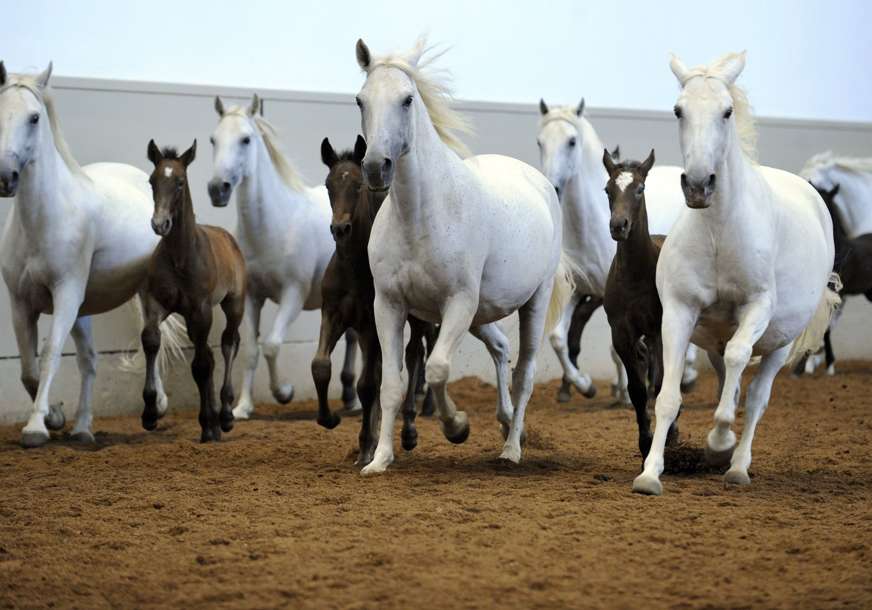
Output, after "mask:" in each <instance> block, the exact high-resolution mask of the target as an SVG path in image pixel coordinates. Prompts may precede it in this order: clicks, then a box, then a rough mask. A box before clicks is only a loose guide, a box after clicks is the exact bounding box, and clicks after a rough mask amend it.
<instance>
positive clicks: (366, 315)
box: [312, 136, 435, 465]
mask: <svg viewBox="0 0 872 610" xmlns="http://www.w3.org/2000/svg"><path fill="white" fill-rule="evenodd" d="M365 154H366V142H364V140H363V138H361V137H360V136H358V137H357V142H356V144H355V146H354V151H348V152H344V153H342V154H337V153H336V151H335V150H334V149H333V147H332V146H331V144H330V141H329V140H328V139H327V138H324V141H323V142H322V143H321V159H322V161H324V164H325V165H327V167H328V168H330V172H329V173H328V175H327V191H328V193H329V194H330V205H331V207H332V208H333V219H332V222H331V225H330V232H331V233H332V234H333V238H334V239H335V240H336V253H335V254H334V255H333V258H332V259H330V263H329V264H328V266H327V270H326V271H325V272H324V279H323V280H322V282H321V295H322V305H321V334H320V338H319V341H318V351H317V353H316V354H315V358H314V359H313V360H312V378H313V379H314V381H315V389H316V390H317V391H318V423H319V424H321V425H322V426H324V427H326V428H334V427H335V426H336V425H337V424H338V423H339V416H338V415H336V414H335V413H333V412H331V410H330V406H329V404H328V403H327V386H328V385H329V383H330V373H331V363H330V354H331V353H332V352H333V348H334V347H335V346H336V342H337V341H338V340H339V338H340V337H341V336H342V334H343V333H344V332H345V331H346V330H347V329H348V328H352V329H354V330H355V331H357V335H358V339H359V341H360V348H361V351H362V352H363V370H362V371H361V374H360V378H359V380H358V382H357V396H358V398H359V399H360V404H361V407H362V408H363V417H362V421H361V425H360V435H359V443H360V454H359V457H358V463H359V464H362V465H365V464H368V463H369V462H370V461H372V454H373V452H374V451H375V445H376V437H377V435H376V434H375V432H376V430H375V428H376V422H377V419H378V418H376V417H374V415H373V405H374V403H375V401H376V398H377V396H378V388H379V385H380V383H381V348H380V346H379V342H378V335H377V334H376V329H375V316H374V313H373V301H374V299H375V287H374V285H373V279H372V272H371V271H370V268H369V255H368V254H367V244H368V243H369V235H370V231H371V229H372V223H373V220H375V215H376V213H377V212H378V210H379V207H380V206H381V204H382V201H384V199H385V197H386V196H387V192H386V191H373V190H370V189H368V188H367V187H366V186H365V185H364V181H363V172H362V170H361V167H360V164H361V162H362V160H363V156H364V155H365ZM409 326H410V327H411V337H410V339H409V343H408V345H407V347H406V367H407V369H408V372H409V387H408V391H407V392H406V402H405V404H404V407H403V432H402V441H403V449H405V450H407V451H410V450H412V449H414V447H415V446H416V445H417V442H418V432H417V430H416V429H415V413H416V411H415V388H416V385H417V381H418V379H419V372H420V370H421V368H423V366H422V365H423V360H424V346H423V343H422V339H423V338H424V337H426V338H427V339H428V345H433V343H434V342H435V338H434V337H435V330H434V327H433V325H432V324H428V323H426V322H422V321H420V320H418V319H416V318H412V317H409Z"/></svg>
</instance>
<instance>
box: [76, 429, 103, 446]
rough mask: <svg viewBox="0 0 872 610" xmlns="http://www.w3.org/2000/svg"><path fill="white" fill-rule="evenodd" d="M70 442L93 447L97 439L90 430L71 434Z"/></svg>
mask: <svg viewBox="0 0 872 610" xmlns="http://www.w3.org/2000/svg"><path fill="white" fill-rule="evenodd" d="M70 440H71V441H73V442H74V443H80V444H82V445H93V444H94V443H96V442H97V439H95V438H94V435H93V434H91V431H90V430H79V431H78V432H73V433H72V434H70Z"/></svg>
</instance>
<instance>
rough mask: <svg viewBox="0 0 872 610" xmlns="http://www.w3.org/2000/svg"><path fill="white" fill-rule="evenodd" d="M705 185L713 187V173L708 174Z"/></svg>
mask: <svg viewBox="0 0 872 610" xmlns="http://www.w3.org/2000/svg"><path fill="white" fill-rule="evenodd" d="M706 186H707V187H708V188H711V189H713V188H715V175H714V174H710V175H709V177H708V183H707V184H706Z"/></svg>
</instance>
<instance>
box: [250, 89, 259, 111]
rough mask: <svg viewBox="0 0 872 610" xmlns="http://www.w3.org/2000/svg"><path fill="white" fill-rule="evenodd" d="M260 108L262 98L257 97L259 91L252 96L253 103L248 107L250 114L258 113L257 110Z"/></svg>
mask: <svg viewBox="0 0 872 610" xmlns="http://www.w3.org/2000/svg"><path fill="white" fill-rule="evenodd" d="M259 109H260V98H259V97H257V93H255V94H254V95H253V96H251V105H250V106H249V107H248V116H254V115H256V114H257V111H258V110H259Z"/></svg>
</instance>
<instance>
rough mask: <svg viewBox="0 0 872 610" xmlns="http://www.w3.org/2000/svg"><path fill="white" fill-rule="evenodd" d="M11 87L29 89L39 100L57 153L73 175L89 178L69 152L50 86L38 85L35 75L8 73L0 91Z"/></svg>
mask: <svg viewBox="0 0 872 610" xmlns="http://www.w3.org/2000/svg"><path fill="white" fill-rule="evenodd" d="M11 87H17V88H19V89H26V90H27V91H30V92H31V93H32V94H33V95H34V96H35V97H36V99H38V100H39V101H40V103H41V104H42V105H43V106H44V107H45V112H46V114H47V115H48V123H49V126H50V127H51V133H52V138H53V139H54V144H55V148H56V149H57V151H58V154H59V155H60V156H61V159H63V161H64V164H65V165H66V166H67V168H68V169H69V170H70V173H72V174H73V175H74V176H78V177H79V178H84V179H85V180H90V178H89V177H88V175H87V174H86V173H85V171H84V170H83V169H82V166H81V165H79V162H78V161H76V159H75V157H73V153H71V152H70V147H69V146H68V145H67V141H66V139H65V138H64V134H63V132H62V131H61V124H60V121H58V116H57V111H56V110H55V105H54V97H53V95H52V93H51V88H50V87H46V88H42V87H40V86H39V85H38V84H37V82H36V77H35V76H28V75H24V74H19V75H12V74H10V75H9V81H8V82H7V83H6V85H5V86H3V87H2V88H0V93H2V92H3V91H5V90H6V89H9V88H11Z"/></svg>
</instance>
